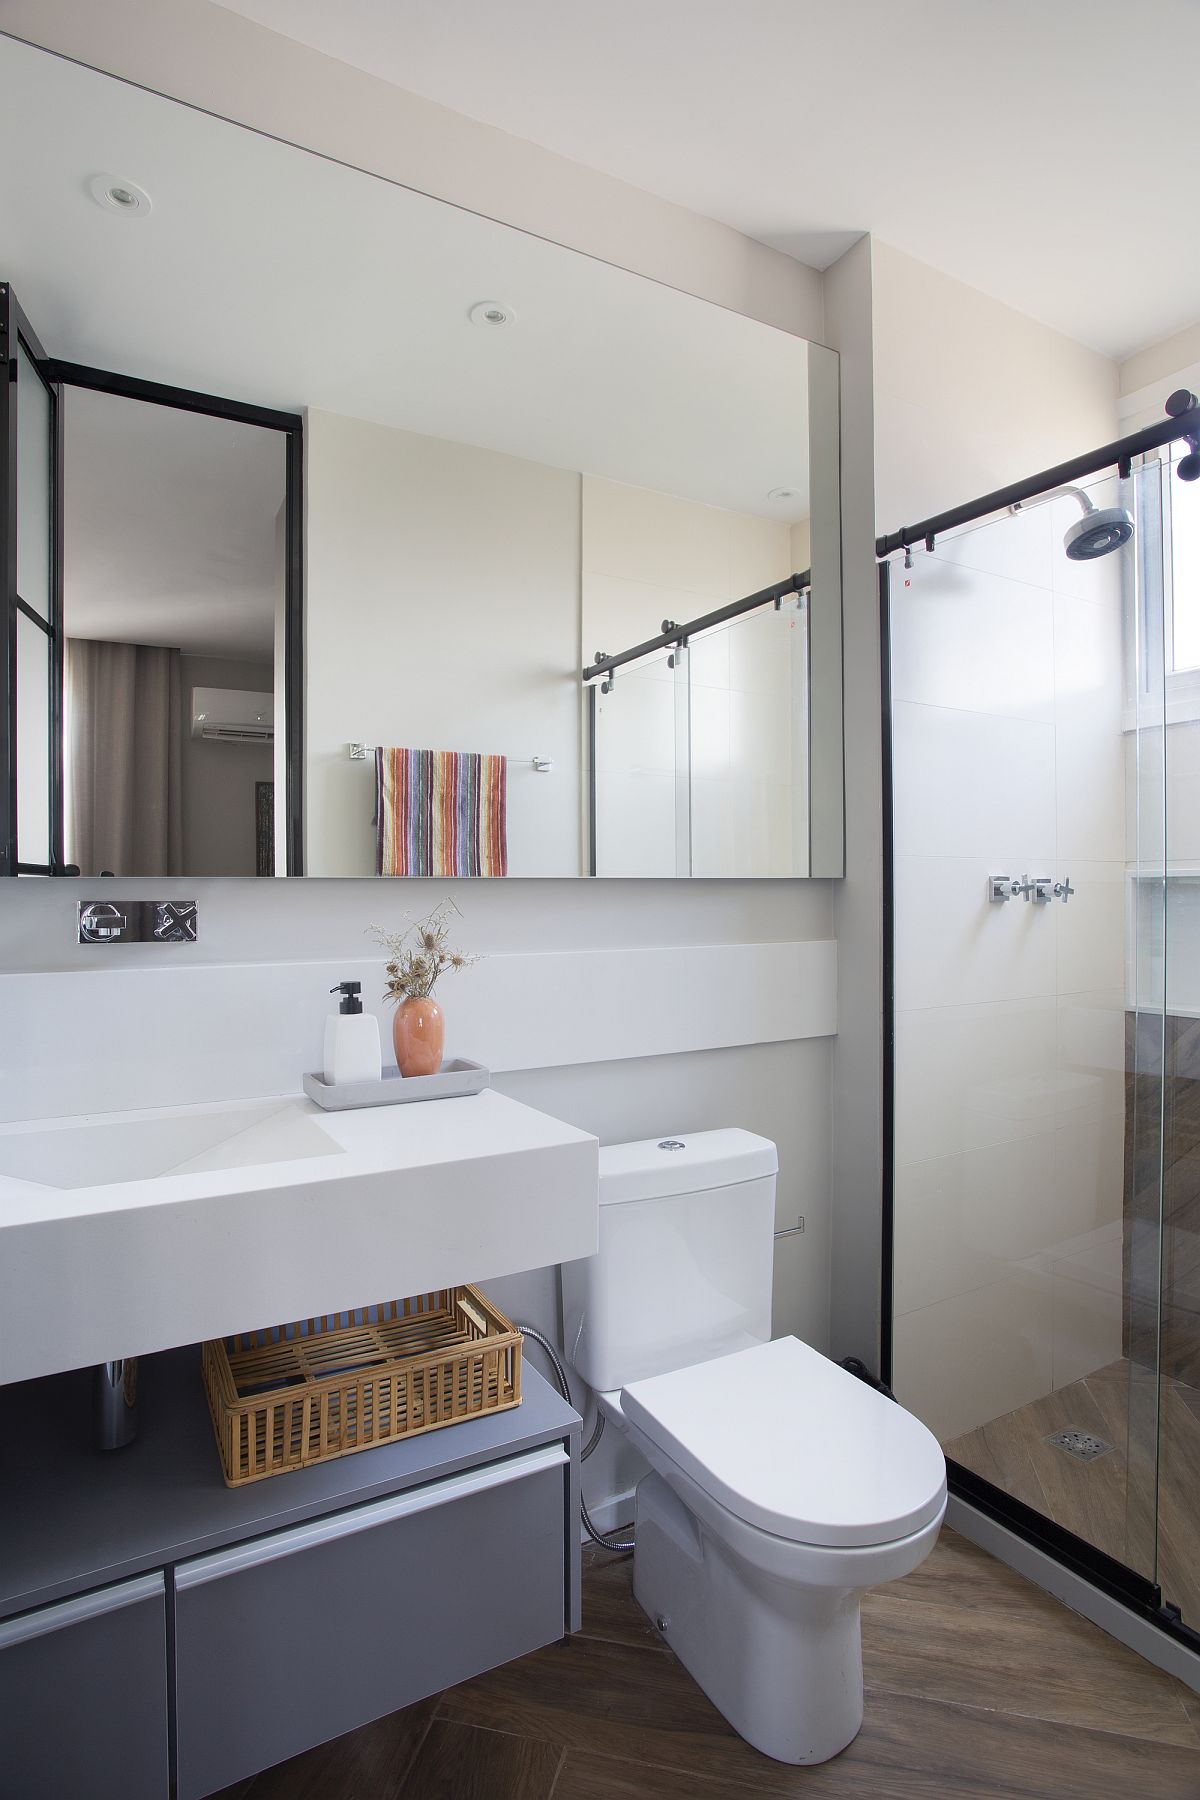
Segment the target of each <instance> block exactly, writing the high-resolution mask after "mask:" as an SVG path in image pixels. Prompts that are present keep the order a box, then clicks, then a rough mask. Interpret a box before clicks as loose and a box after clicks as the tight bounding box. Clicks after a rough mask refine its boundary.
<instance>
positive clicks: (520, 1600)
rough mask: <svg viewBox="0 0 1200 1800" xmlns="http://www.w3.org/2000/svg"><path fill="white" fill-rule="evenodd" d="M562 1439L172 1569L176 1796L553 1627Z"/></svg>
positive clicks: (559, 1567)
mask: <svg viewBox="0 0 1200 1800" xmlns="http://www.w3.org/2000/svg"><path fill="white" fill-rule="evenodd" d="M569 1461H570V1459H569V1458H568V1456H567V1453H566V1451H565V1449H564V1448H563V1446H562V1444H561V1443H558V1444H552V1445H544V1446H542V1447H541V1448H539V1449H535V1450H530V1451H526V1452H525V1453H524V1454H522V1455H519V1456H513V1457H509V1458H506V1459H505V1460H503V1461H499V1462H493V1463H489V1464H486V1465H484V1466H483V1467H480V1468H474V1469H469V1470H466V1471H464V1472H462V1473H460V1474H456V1475H451V1476H448V1477H446V1478H445V1479H443V1480H440V1481H434V1482H430V1483H428V1484H426V1485H424V1486H422V1487H418V1488H415V1489H411V1490H409V1491H408V1492H407V1493H403V1494H397V1495H394V1496H392V1497H390V1498H389V1499H386V1500H382V1501H377V1502H375V1503H374V1504H372V1505H368V1506H362V1507H357V1508H355V1509H353V1510H351V1511H347V1512H341V1513H336V1514H334V1515H332V1516H331V1517H329V1518H324V1519H318V1520H314V1521H313V1522H312V1523H310V1524H306V1525H302V1526H299V1527H298V1528H297V1529H295V1530H292V1531H283V1532H278V1533H276V1534H275V1535H273V1536H271V1537H267V1538H260V1539H257V1540H255V1541H254V1542H252V1543H248V1544H242V1545H238V1546H236V1547H234V1548H232V1549H229V1550H224V1551H219V1552H218V1553H217V1554H215V1555H213V1556H204V1557H199V1558H196V1559H195V1560H194V1561H191V1562H186V1563H181V1564H179V1565H178V1566H177V1568H176V1570H175V1596H176V1599H175V1669H176V1706H177V1714H176V1716H177V1732H178V1759H179V1760H178V1779H179V1790H178V1791H179V1800H201V1796H203V1795H206V1794H211V1793H212V1792H214V1790H216V1789H219V1788H223V1787H225V1786H227V1785H228V1784H230V1783H232V1782H233V1781H235V1780H237V1779H238V1778H240V1777H243V1776H246V1775H249V1774H252V1773H253V1772H255V1771H256V1770H259V1769H264V1768H269V1767H271V1766H272V1765H273V1764H275V1763H279V1762H283V1761H284V1760H285V1759H286V1758H287V1757H289V1756H295V1755H296V1754H297V1753H298V1752H299V1751H302V1750H307V1749H309V1748H311V1747H312V1746H313V1745H314V1744H319V1743H323V1742H324V1741H325V1740H326V1739H328V1738H332V1737H337V1736H340V1734H341V1733H342V1732H344V1731H350V1730H352V1729H353V1728H354V1727H355V1726H358V1725H363V1724H365V1723H366V1722H367V1721H368V1720H370V1719H375V1718H378V1717H380V1716H381V1715H382V1714H384V1713H387V1712H391V1711H394V1710H395V1709H397V1708H399V1707H401V1706H406V1705H408V1704H410V1703H411V1702H412V1701H414V1700H417V1699H421V1698H423V1697H424V1696H425V1695H427V1694H434V1693H437V1692H439V1691H440V1690H441V1689H443V1688H446V1687H451V1686H453V1684H454V1683H455V1682H459V1681H464V1680H466V1679H467V1678H468V1677H469V1676H472V1675H477V1674H479V1673H480V1672H481V1671H482V1670H484V1669H489V1668H493V1667H495V1665H496V1664H498V1663H502V1662H507V1661H508V1660H509V1659H510V1658H511V1657H514V1656H520V1655H523V1654H524V1653H525V1652H527V1651H529V1650H531V1649H534V1648H535V1647H536V1646H538V1645H541V1644H546V1643H550V1642H552V1641H553V1640H555V1639H557V1638H560V1637H562V1636H563V1635H564V1633H565V1632H566V1630H567V1629H568V1621H567V1619H566V1617H565V1614H564V1578H563V1511H564V1508H563V1481H564V1474H565V1473H566V1471H567V1470H568V1467H569Z"/></svg>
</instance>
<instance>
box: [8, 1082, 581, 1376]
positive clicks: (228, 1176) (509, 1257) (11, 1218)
mask: <svg viewBox="0 0 1200 1800" xmlns="http://www.w3.org/2000/svg"><path fill="white" fill-rule="evenodd" d="M597 1165H598V1147H597V1143H596V1140H595V1138H593V1137H589V1136H588V1135H587V1133H586V1132H582V1131H577V1130H576V1129H575V1128H574V1126H571V1125H564V1124H563V1123H562V1122H561V1120H558V1119H552V1118H549V1117H547V1115H546V1114H545V1113H540V1112H536V1111H535V1110H534V1109H533V1108H532V1107H529V1106H522V1105H521V1104H520V1103H519V1102H518V1101H516V1100H509V1099H508V1098H506V1097H505V1096H504V1095H502V1094H497V1093H494V1092H492V1091H491V1090H488V1091H486V1092H484V1093H482V1094H473V1095H470V1096H468V1097H467V1098H464V1099H460V1100H438V1101H431V1102H429V1103H427V1104H425V1105H416V1106H382V1107H378V1108H373V1109H370V1110H365V1111H362V1112H344V1113H323V1112H320V1111H319V1110H318V1108H317V1107H315V1106H314V1105H313V1104H312V1102H311V1101H309V1100H305V1099H298V1098H293V1097H284V1098H281V1099H259V1100H249V1101H237V1102H223V1103H220V1104H215V1105H211V1106H184V1107H165V1108H161V1109H157V1110H154V1111H145V1112H135V1113H117V1114H110V1115H100V1116H92V1117H89V1118H76V1119H54V1120H46V1119H40V1120H38V1121H37V1122H36V1124H34V1123H28V1124H17V1125H4V1126H0V1382H8V1381H24V1380H27V1379H29V1378H31V1377H33V1376H38V1375H48V1374H51V1373H54V1372H55V1371H57V1370H60V1369H75V1368H81V1367H83V1366H85V1365H87V1364H89V1363H97V1362H104V1361H107V1360H109V1359H111V1358H114V1357H122V1356H138V1355H145V1354H148V1353H149V1352H150V1351H153V1350H165V1349H168V1348H170V1347H171V1346H172V1345H174V1344H189V1343H195V1342H197V1341H199V1340H201V1339H204V1338H210V1337H222V1336H225V1335H227V1334H228V1333H230V1332H234V1331H248V1330H252V1329H254V1328H255V1327H258V1326H263V1325H276V1324H283V1323H286V1322H288V1321H290V1320H292V1319H304V1318H312V1317H315V1316H318V1315H320V1314H323V1313H335V1312H341V1311H343V1310H345V1309H346V1308H348V1307H354V1306H363V1305H370V1304H372V1303H374V1302H377V1301H381V1300H398V1299H403V1298H404V1297H405V1296H406V1295H409V1294H420V1293H429V1292H431V1291H433V1290H434V1289H436V1288H441V1287H451V1286H454V1285H456V1284H458V1283H459V1282H464V1281H482V1282H486V1281H488V1280H489V1279H493V1278H495V1277H498V1276H502V1275H512V1274H517V1273H519V1272H520V1271H522V1270H526V1269H536V1268H544V1267H545V1266H547V1265H548V1264H552V1263H558V1262H568V1261H571V1260H573V1259H574V1258H575V1257H578V1256H590V1255H591V1254H592V1253H593V1252H594V1250H595V1248H596V1236H597V1218H598V1180H597Z"/></svg>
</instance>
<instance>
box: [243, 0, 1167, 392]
mask: <svg viewBox="0 0 1200 1800" xmlns="http://www.w3.org/2000/svg"><path fill="white" fill-rule="evenodd" d="M224 4H226V5H227V6H229V7H230V9H231V10H234V11H236V12H239V13H243V14H245V15H246V16H247V17H249V18H252V19H255V20H257V21H259V22H260V23H261V24H263V25H266V26H268V27H270V28H271V29H273V30H276V31H279V32H281V33H284V34H286V35H287V36H289V37H292V38H296V39H298V40H300V41H301V42H303V43H306V44H309V45H311V46H312V47H314V48H316V49H319V50H322V51H325V52H326V53H328V54H330V55H333V56H336V57H339V58H341V59H342V60H343V61H345V62H348V63H352V64H356V65H358V66H359V67H361V68H364V69H369V70H370V71H371V72H372V73H374V74H376V75H380V76H383V77H385V78H386V79H388V80H391V81H393V82H395V83H396V84H397V85H399V86H401V87H404V88H408V89H411V90H412V91H413V92H415V93H419V94H423V95H426V96H427V97H429V98H431V99H434V100H438V101H440V102H442V103H443V104H444V105H446V106H448V107H451V108H453V109H454V110H456V111H458V112H461V113H465V114H467V115H469V116H470V117H472V118H475V119H480V120H484V121H486V122H488V123H490V124H493V125H497V126H499V127H501V128H502V129H504V130H505V131H508V132H511V133H513V134H514V135H515V136H518V137H522V138H526V139H529V140H531V141H532V142H534V143H537V144H541V145H543V146H545V147H546V148H548V149H552V150H555V151H558V152H560V153H561V154H562V155H565V156H568V157H571V158H572V159H573V160H575V161H577V162H580V163H585V164H587V165H589V166H590V167H592V168H595V169H601V170H604V171H605V172H607V173H609V174H612V175H616V176H619V177H620V178H621V179H623V180H625V181H628V182H631V183H633V184H634V185H635V186H637V187H640V188H645V189H647V190H648V191H650V192H651V193H655V194H659V195H662V196H663V197H665V198H667V199H671V200H674V201H677V202H679V203H680V204H681V205H684V206H687V207H690V208H692V209H693V210H694V211H696V212H699V213H704V214H707V215H708V216H710V217H712V218H715V219H720V220H723V221H725V222H726V223H727V224H729V225H733V226H736V227H737V229H738V230H740V231H743V232H745V233H746V234H747V235H748V236H750V237H753V238H758V239H761V240H762V242H764V243H767V244H773V245H775V246H776V247H777V248H779V249H782V250H786V251H788V252H789V253H791V254H792V255H794V256H797V257H798V258H800V260H801V261H804V262H809V263H812V264H813V265H814V266H816V267H817V268H823V267H824V266H825V265H826V264H827V263H828V262H829V261H830V260H832V259H833V258H834V257H835V256H837V255H838V254H840V252H841V250H842V249H844V248H845V247H846V246H847V245H848V244H849V243H851V242H852V241H853V240H854V238H855V237H857V236H858V235H859V234H860V233H862V232H863V231H871V232H874V233H875V234H876V235H877V236H879V237H880V238H882V239H883V240H884V241H885V242H887V243H889V244H893V245H895V246H896V247H897V248H898V249H901V250H906V251H908V252H909V253H910V254H911V255H913V256H916V257H919V258H921V260H922V261H924V262H927V263H931V264H932V265H933V266H934V267H935V268H939V269H943V270H945V271H946V272H948V273H949V274H952V275H955V276H957V277H958V278H959V279H960V280H963V281H966V282H969V283H970V284H971V285H973V286H974V287H977V288H980V289H982V290H983V291H984V292H985V293H988V294H992V295H994V296H995V297H996V298H998V299H1000V300H1004V301H1007V302H1008V303H1009V304H1010V305H1012V306H1015V307H1018V308H1019V309H1020V310H1021V311H1023V312H1026V313H1029V314H1030V315H1031V316H1032V317H1034V318H1037V319H1041V320H1044V321H1045V322H1046V323H1047V324H1049V325H1052V326H1055V327H1056V328H1057V329H1058V330H1060V331H1063V332H1066V333H1068V334H1069V335H1070V336H1072V337H1075V338H1078V339H1079V340H1080V341H1081V342H1083V343H1086V344H1091V345H1093V346H1094V347H1095V348H1097V349H1099V350H1103V351H1105V352H1106V353H1107V354H1109V355H1112V356H1118V357H1120V356H1125V355H1128V354H1129V353H1130V352H1132V351H1133V350H1135V349H1138V348H1140V347H1142V346H1143V345H1145V344H1147V343H1152V342H1154V341H1155V340H1156V339H1158V338H1160V337H1163V336H1165V335H1167V334H1168V333H1170V332H1172V331H1175V330H1177V329H1179V328H1180V327H1182V326H1184V325H1187V324H1190V323H1191V322H1192V321H1193V320H1195V319H1196V317H1197V315H1200V233H1198V232H1197V231H1196V230H1195V229H1194V216H1195V195H1196V178H1197V174H1198V172H1200V157H1198V152H1197V140H1196V132H1195V120H1194V117H1193V111H1194V109H1193V108H1192V106H1191V102H1190V87H1189V84H1190V82H1191V81H1192V79H1194V76H1195V72H1196V70H1197V68H1200V5H1198V4H1197V0H1004V4H1000V3H999V0H906V3H902V0H686V4H685V0H603V3H602V4H595V5H591V6H583V5H571V4H564V0H514V3H512V4H509V5H507V6H503V5H499V6H498V5H497V4H496V0H451V3H450V4H445V5H440V6H439V5H431V4H430V3H429V0H339V3H338V5H336V6H331V5H329V3H328V0H224Z"/></svg>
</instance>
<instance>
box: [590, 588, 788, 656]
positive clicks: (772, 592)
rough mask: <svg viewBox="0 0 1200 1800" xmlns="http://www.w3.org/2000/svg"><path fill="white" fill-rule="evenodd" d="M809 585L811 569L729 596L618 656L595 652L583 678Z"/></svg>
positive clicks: (671, 644)
mask: <svg viewBox="0 0 1200 1800" xmlns="http://www.w3.org/2000/svg"><path fill="white" fill-rule="evenodd" d="M811 587H812V571H811V569H804V570H803V571H802V572H801V573H800V574H797V575H789V576H788V578H787V580H786V581H777V582H776V583H775V585H774V587H768V588H760V589H759V591H758V593H757V594H747V595H746V596H745V598H744V599H742V600H731V601H730V602H729V603H728V605H726V606H718V607H717V608H716V609H715V611H713V612H707V613H701V615H700V617H699V618H698V619H689V620H688V622H687V624H686V625H675V624H672V625H670V626H669V627H668V628H667V629H665V630H663V631H661V632H660V633H659V635H658V636H657V637H652V638H647V639H646V641H645V643H644V644H635V645H634V646H633V648H632V650H622V651H621V652H620V654H619V655H618V656H605V655H603V654H598V655H597V657H596V660H595V661H594V662H591V663H589V664H588V666H587V668H586V669H585V670H584V671H583V679H584V680H585V681H594V680H595V679H596V677H597V675H609V676H611V675H612V673H613V671H614V670H615V669H620V668H623V667H624V665H625V664H626V663H631V662H637V660H638V659H639V658H640V657H643V656H650V655H652V654H653V652H654V651H655V650H672V649H681V648H682V647H683V646H684V645H686V643H687V641H688V639H689V638H690V637H694V636H695V634H696V632H698V631H707V630H708V629H709V628H710V626H713V625H724V624H726V623H727V622H728V621H729V620H730V619H740V618H741V616H742V614H743V613H748V612H757V611H758V609H759V607H760V606H772V605H774V606H778V604H779V602H780V601H781V600H785V599H786V598H787V596H788V595H789V594H806V593H807V592H808V591H809V589H810V588H811Z"/></svg>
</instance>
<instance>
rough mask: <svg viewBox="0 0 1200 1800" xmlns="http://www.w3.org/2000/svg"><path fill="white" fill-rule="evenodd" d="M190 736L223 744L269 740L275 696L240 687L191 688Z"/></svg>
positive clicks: (273, 722) (272, 737) (272, 727)
mask: <svg viewBox="0 0 1200 1800" xmlns="http://www.w3.org/2000/svg"><path fill="white" fill-rule="evenodd" d="M192 736H193V737H194V738H211V739H213V740H216V741H219V742H223V743H226V744H269V743H272V742H273V741H274V737H275V696H274V694H253V693H249V692H248V691H246V690H244V689H242V688H202V687H198V688H193V689H192Z"/></svg>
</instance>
